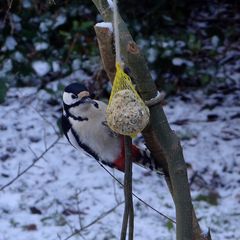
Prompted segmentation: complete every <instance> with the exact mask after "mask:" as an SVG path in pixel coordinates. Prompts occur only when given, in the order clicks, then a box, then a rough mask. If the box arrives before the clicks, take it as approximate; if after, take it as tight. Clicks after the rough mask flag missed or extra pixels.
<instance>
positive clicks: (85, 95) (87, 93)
mask: <svg viewBox="0 0 240 240" xmlns="http://www.w3.org/2000/svg"><path fill="white" fill-rule="evenodd" d="M89 95H90V94H89V92H88V91H82V92H80V93H79V94H78V98H79V99H82V98H84V97H89Z"/></svg>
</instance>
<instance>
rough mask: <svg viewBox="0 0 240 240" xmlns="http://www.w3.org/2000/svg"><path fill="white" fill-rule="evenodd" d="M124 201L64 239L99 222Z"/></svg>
mask: <svg viewBox="0 0 240 240" xmlns="http://www.w3.org/2000/svg"><path fill="white" fill-rule="evenodd" d="M123 203H124V202H120V203H118V204H117V205H116V206H114V207H113V208H111V209H109V210H108V211H107V212H104V213H102V214H101V215H100V216H99V217H97V218H96V219H94V220H93V221H92V222H90V223H89V224H87V225H86V226H84V227H82V228H81V229H79V230H76V231H75V232H74V233H72V234H71V235H69V236H68V237H66V238H64V239H63V240H68V239H70V238H72V237H73V236H75V235H77V234H80V233H81V232H82V231H83V230H85V229H87V228H89V227H91V226H92V225H94V224H95V223H97V222H99V221H100V220H102V219H103V218H105V217H106V216H108V215H109V214H110V213H112V212H113V211H115V209H116V208H118V207H119V206H120V205H121V204H123Z"/></svg>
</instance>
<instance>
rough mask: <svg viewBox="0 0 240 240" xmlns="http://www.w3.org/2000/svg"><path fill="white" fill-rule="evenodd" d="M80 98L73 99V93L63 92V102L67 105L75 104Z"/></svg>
mask: <svg viewBox="0 0 240 240" xmlns="http://www.w3.org/2000/svg"><path fill="white" fill-rule="evenodd" d="M77 100H78V99H72V94H71V93H68V92H64V93H63V102H64V103H65V104H67V105H72V104H74V103H75V102H76V101H77Z"/></svg>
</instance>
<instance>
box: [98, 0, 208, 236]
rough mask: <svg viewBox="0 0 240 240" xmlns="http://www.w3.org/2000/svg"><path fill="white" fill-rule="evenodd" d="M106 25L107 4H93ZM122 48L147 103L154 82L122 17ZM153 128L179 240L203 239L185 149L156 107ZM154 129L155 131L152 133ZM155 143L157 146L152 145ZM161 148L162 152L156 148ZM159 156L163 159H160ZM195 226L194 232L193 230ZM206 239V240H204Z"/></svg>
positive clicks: (148, 134)
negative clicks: (193, 200)
mask: <svg viewBox="0 0 240 240" xmlns="http://www.w3.org/2000/svg"><path fill="white" fill-rule="evenodd" d="M93 2H94V4H95V5H96V7H97V8H98V10H99V12H100V14H101V15H102V16H103V18H104V21H108V22H112V18H113V14H112V10H111V8H110V7H109V6H108V2H107V0H93ZM119 21H120V23H119V30H120V45H121V53H122V59H123V62H124V63H125V64H126V65H127V66H128V67H129V68H130V70H131V76H132V78H133V80H135V83H136V85H137V89H138V91H139V93H140V95H141V96H142V98H143V100H145V101H147V100H149V99H152V98H154V97H155V96H156V95H157V89H156V86H155V84H154V81H153V80H152V79H151V75H150V72H149V70H148V67H147V64H146V62H145V60H144V58H143V56H142V55H141V53H140V50H139V48H138V47H137V45H136V43H135V42H134V41H133V39H132V37H131V35H130V33H129V32H128V30H127V27H126V25H125V23H124V22H123V20H122V19H121V18H120V17H119ZM150 113H151V119H150V121H151V122H150V125H149V127H148V128H146V129H145V130H144V131H143V136H144V138H145V141H146V144H147V146H148V147H149V149H150V150H151V151H152V150H154V149H155V151H153V152H152V154H153V156H154V157H155V158H156V161H158V163H159V165H161V166H163V169H164V171H165V172H166V174H167V175H166V177H167V179H166V180H167V183H168V186H169V188H170V191H171V192H172V195H173V199H174V203H175V207H176V218H177V240H183V239H192V235H193V229H194V238H195V239H204V238H202V237H201V236H200V235H201V234H200V233H201V229H200V226H199V224H198V221H197V219H196V215H195V212H194V210H193V208H192V202H191V196H190V190H189V184H188V179H187V171H186V165H185V162H184V158H183V154H182V148H181V145H180V143H179V140H178V138H177V136H176V134H175V133H174V132H173V131H172V130H171V128H170V126H169V123H168V121H167V118H166V116H165V114H164V112H163V109H162V107H161V106H160V105H159V104H157V105H154V106H152V107H151V108H150ZM149 129H151V130H152V131H149ZM153 143H155V145H154V144H153ZM158 145H159V146H160V150H159V148H158V147H156V146H158ZM159 152H161V155H163V156H164V158H163V159H162V158H159V155H158V154H159ZM193 224H194V228H192V226H193ZM205 239H206V238H205Z"/></svg>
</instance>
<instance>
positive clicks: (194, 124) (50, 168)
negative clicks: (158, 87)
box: [0, 88, 240, 240]
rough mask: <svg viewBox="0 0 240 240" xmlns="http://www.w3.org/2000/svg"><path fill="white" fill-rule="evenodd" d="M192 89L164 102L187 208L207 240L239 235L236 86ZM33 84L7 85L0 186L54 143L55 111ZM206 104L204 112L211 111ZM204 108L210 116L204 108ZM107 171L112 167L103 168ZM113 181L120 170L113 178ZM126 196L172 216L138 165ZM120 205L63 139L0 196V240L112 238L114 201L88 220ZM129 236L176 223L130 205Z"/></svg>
mask: <svg viewBox="0 0 240 240" xmlns="http://www.w3.org/2000/svg"><path fill="white" fill-rule="evenodd" d="M222 91H223V90H222V89H221V88H219V89H216V92H215V93H213V94H212V95H211V96H208V97H206V95H204V93H202V92H201V91H197V92H188V93H184V94H183V93H182V94H180V95H178V96H175V97H172V98H169V99H167V100H166V105H165V106H164V110H165V112H166V114H167V117H168V119H169V121H170V123H171V126H172V128H173V129H174V130H175V131H176V132H177V134H178V135H179V136H180V137H181V139H182V145H183V149H184V155H185V158H186V161H187V163H188V173H189V181H190V183H191V193H192V199H193V203H194V206H195V209H196V212H197V215H198V218H199V219H200V224H201V226H202V227H203V229H204V230H207V229H208V227H209V228H210V229H211V231H212V237H213V239H219V240H225V239H231V240H233V239H235V240H239V239H240V230H239V227H238V224H239V217H240V212H239V203H240V169H239V164H240V142H239V136H240V118H239V112H240V106H239V102H240V101H239V100H240V99H239V98H240V94H239V93H240V89H239V88H238V89H236V90H235V91H232V92H231V93H229V94H226V95H225V96H224V98H223V99H222V100H221V103H220V104H219V99H220V98H219V96H223V93H222ZM51 98H52V96H51V94H49V93H47V92H46V91H37V90H36V88H22V89H21V88H18V89H16V88H12V89H11V90H10V91H9V92H8V95H7V99H6V102H5V103H4V104H3V105H1V111H0V112H1V124H0V132H1V140H0V149H1V151H0V161H1V162H0V163H1V165H0V174H1V178H0V186H1V187H3V186H4V185H6V184H7V183H8V182H9V181H11V180H12V179H13V178H14V177H16V176H17V175H18V174H19V173H20V172H21V171H23V170H24V169H25V168H26V167H28V166H29V165H31V164H32V162H33V161H34V159H36V157H38V156H40V155H41V154H42V153H44V152H45V151H46V149H47V148H49V146H51V144H52V143H53V142H54V141H56V140H57V139H58V135H57V134H56V132H58V128H57V125H56V122H57V119H58V118H59V116H60V108H61V106H60V105H56V106H54V107H53V106H52V105H51ZM210 106H211V107H210ZM210 108H211V109H212V110H209V109H210ZM110 171H112V170H110ZM113 173H114V174H115V176H116V177H117V178H119V179H120V180H121V181H122V179H123V174H122V173H119V172H117V171H115V172H113ZM133 179H134V180H133V188H134V192H135V193H136V194H137V195H138V196H139V197H140V198H142V199H143V200H145V201H146V202H147V203H149V204H150V205H151V206H153V207H154V208H156V209H158V210H159V211H160V212H162V213H164V214H166V215H167V216H169V217H171V218H173V219H174V216H175V213H174V205H173V202H172V200H171V196H170V194H169V192H168V190H167V187H166V184H165V183H164V180H163V178H162V177H160V176H158V175H156V174H155V173H153V172H150V171H147V170H145V169H142V168H140V167H138V166H136V167H134V171H133ZM122 201H123V191H122V189H121V188H120V186H119V185H118V183H116V182H114V180H113V179H112V178H111V176H109V175H108V173H106V172H105V170H104V169H102V168H101V166H99V165H98V164H97V162H96V161H95V160H94V159H91V158H89V157H87V156H86V155H85V154H84V153H82V152H80V151H77V150H75V149H73V148H72V147H71V146H70V145H69V144H68V143H67V141H66V139H64V138H60V139H59V140H58V141H57V143H56V144H55V145H54V146H53V147H52V148H51V149H50V150H49V151H48V152H47V153H46V154H45V155H44V156H43V157H42V158H41V159H39V160H38V161H37V162H36V163H35V165H34V167H32V168H30V169H29V171H27V172H26V173H25V174H24V175H22V176H21V177H20V178H19V179H17V180H16V181H15V182H13V183H12V184H11V185H9V186H7V187H5V188H4V190H2V191H1V192H0V213H1V214H0V239H1V240H11V239H31V240H42V239H48V240H55V239H56V240H57V239H66V238H67V237H68V236H70V235H71V234H72V233H73V232H74V231H75V230H76V229H81V228H83V231H81V235H80V236H79V235H77V236H76V237H72V239H118V238H119V234H120V230H121V221H122V213H123V205H121V204H120V205H119V206H118V207H117V208H116V209H114V210H113V211H112V212H111V213H109V214H108V215H107V216H105V217H104V218H102V219H101V220H99V221H97V223H95V224H93V225H91V226H89V227H88V228H85V226H87V225H88V224H89V223H91V222H92V221H94V220H95V219H96V218H98V217H100V218H101V216H102V214H104V213H105V212H107V211H109V210H110V209H112V208H114V207H115V206H117V205H118V204H119V203H120V202H122ZM134 207H135V238H136V239H139V240H140V239H141V240H142V239H149V240H157V239H166V240H168V239H169V240H170V239H171V240H172V239H174V236H175V226H174V225H173V224H171V222H169V221H168V220H167V219H165V218H163V217H161V216H160V215H158V214H157V213H156V212H154V211H152V210H151V209H149V208H148V207H147V206H145V205H143V204H142V203H141V202H139V201H138V200H137V199H134Z"/></svg>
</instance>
